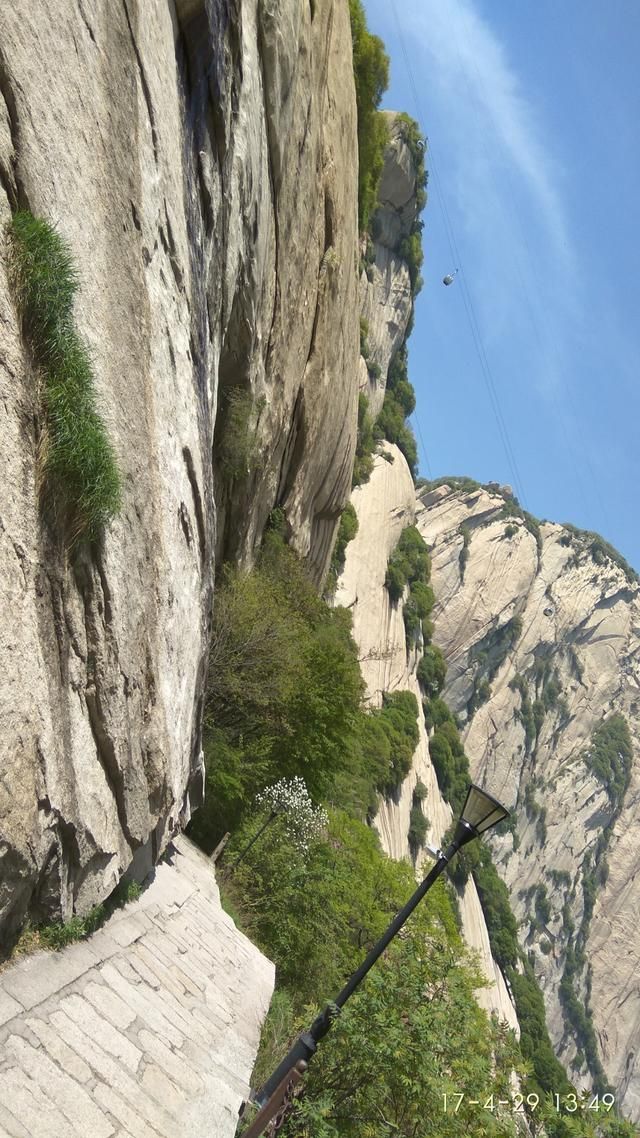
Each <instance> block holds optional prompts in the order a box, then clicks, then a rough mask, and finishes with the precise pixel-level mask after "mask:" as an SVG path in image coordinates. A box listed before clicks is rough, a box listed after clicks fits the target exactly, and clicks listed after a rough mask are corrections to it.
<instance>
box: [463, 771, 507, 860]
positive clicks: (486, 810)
mask: <svg viewBox="0 0 640 1138" xmlns="http://www.w3.org/2000/svg"><path fill="white" fill-rule="evenodd" d="M508 817H509V811H508V810H507V809H506V808H505V807H504V806H503V805H502V803H500V802H498V799H497V798H494V797H493V795H491V794H487V792H486V790H481V788H480V787H479V786H474V784H473V783H472V784H471V786H470V787H469V790H468V791H467V797H466V801H465V804H464V806H463V807H462V811H461V813H460V818H459V820H458V824H457V826H456V831H455V834H454V839H453V840H454V842H455V843H456V845H457V846H458V847H460V846H465V845H466V844H467V842H470V841H472V840H473V838H477V837H478V835H479V834H484V833H485V831H486V830H489V829H491V827H492V826H496V825H497V824H498V822H502V820H503V818H508Z"/></svg>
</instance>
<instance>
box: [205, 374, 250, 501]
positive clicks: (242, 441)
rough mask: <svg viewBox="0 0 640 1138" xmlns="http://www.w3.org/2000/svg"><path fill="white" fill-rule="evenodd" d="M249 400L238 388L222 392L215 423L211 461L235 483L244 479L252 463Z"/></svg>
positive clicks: (241, 389) (248, 396)
mask: <svg viewBox="0 0 640 1138" xmlns="http://www.w3.org/2000/svg"><path fill="white" fill-rule="evenodd" d="M252 412H253V396H252V395H251V392H250V391H246V390H245V389H244V388H241V387H231V388H229V389H228V390H227V391H225V392H223V394H222V395H221V397H220V405H219V408H218V420H217V422H216V445H215V447H214V459H215V461H216V463H217V465H218V466H219V468H220V470H221V471H222V472H223V474H224V475H225V476H226V477H227V478H228V479H230V480H231V481H235V480H236V479H239V478H244V477H245V475H246V474H247V473H248V471H249V469H250V467H251V465H252V464H253V462H254V459H255V453H256V443H255V437H254V434H253V432H252V430H251V415H252Z"/></svg>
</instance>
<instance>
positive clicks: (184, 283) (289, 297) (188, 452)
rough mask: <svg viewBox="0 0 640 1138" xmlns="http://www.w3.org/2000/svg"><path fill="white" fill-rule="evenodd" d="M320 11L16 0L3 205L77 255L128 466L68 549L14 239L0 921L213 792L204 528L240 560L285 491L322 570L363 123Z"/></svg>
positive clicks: (0, 605)
mask: <svg viewBox="0 0 640 1138" xmlns="http://www.w3.org/2000/svg"><path fill="white" fill-rule="evenodd" d="M313 8H314V11H313V14H312V11H311V6H310V5H309V4H308V3H306V0H305V2H303V0H281V2H276V0H260V2H258V0H230V2H229V3H228V4H219V3H212V4H208V5H205V4H204V3H197V2H195V0H179V3H177V5H175V6H174V4H173V3H170V2H168V0H159V2H158V3H154V4H152V5H151V6H149V5H143V4H142V3H141V2H140V0H123V3H121V4H117V5H116V6H114V5H113V4H111V3H109V2H107V0H97V2H96V3H93V4H91V5H87V4H85V3H82V2H79V3H77V4H75V5H72V6H69V4H67V3H63V2H61V0H52V2H51V3H48V4H45V5H27V6H26V7H25V6H22V7H20V6H16V5H15V4H14V3H13V2H12V0H0V92H1V94H0V226H2V230H3V233H4V227H5V224H6V222H7V221H8V219H9V217H10V210H11V208H15V207H16V205H20V206H21V207H25V208H29V209H31V210H32V211H33V212H34V213H36V214H38V215H41V216H43V217H45V218H47V219H48V220H50V221H52V222H54V223H55V224H56V225H57V227H58V229H59V231H60V232H61V234H62V235H63V237H64V238H65V240H66V241H67V242H68V244H69V246H70V248H71V251H72V254H73V257H74V261H75V263H76V265H77V267H78V271H79V274H80V280H81V289H80V293H79V297H78V303H77V313H76V316H77V322H78V326H79V329H80V331H81V333H82V335H83V336H85V337H86V339H87V341H88V343H89V346H90V349H91V353H92V356H93V359H94V361H95V372H96V381H97V389H98V397H99V402H100V406H101V409H102V411H103V414H104V417H105V419H106V421H107V424H108V426H109V429H110V433H111V436H112V439H113V442H114V445H115V449H116V452H117V456H118V460H119V463H120V466H121V469H122V474H123V481H124V506H123V510H122V513H121V515H120V516H119V518H118V519H117V521H116V522H115V523H114V524H113V525H112V526H111V527H110V529H109V532H108V533H106V534H105V537H104V541H102V542H101V543H99V545H98V546H97V547H96V548H95V549H93V550H91V551H86V552H85V553H83V554H82V556H80V557H79V558H78V559H77V560H76V561H75V562H74V563H73V564H72V563H71V562H70V560H69V558H67V557H66V556H65V554H64V551H63V550H61V549H60V548H59V547H58V544H57V542H56V538H55V535H52V534H51V533H49V532H48V530H47V529H46V528H45V527H43V524H42V520H41V517H40V511H39V508H38V493H37V480H38V473H37V462H36V438H35V432H34V425H33V424H34V415H35V411H36V393H37V384H36V377H35V375H34V373H33V368H32V365H31V362H30V359H29V356H28V354H27V353H26V350H25V344H24V342H23V337H22V334H21V329H20V325H19V320H18V317H17V313H16V311H15V308H14V304H13V300H12V297H11V295H10V292H9V289H8V285H7V279H6V251H7V250H6V244H5V241H4V237H3V240H2V250H1V253H2V255H1V256H0V342H1V346H0V417H1V419H2V437H3V446H2V457H1V459H0V484H1V490H0V739H1V740H2V776H1V779H0V942H1V941H2V938H3V936H6V937H10V936H11V935H12V933H13V932H14V930H15V929H16V928H17V927H18V926H19V924H20V922H21V920H22V919H23V917H24V916H25V914H27V913H28V912H31V913H32V914H33V915H34V916H36V917H38V918H39V917H43V916H46V917H55V916H62V917H65V918H66V917H69V916H70V915H71V913H72V912H73V911H77V912H81V913H82V912H84V911H86V910H87V909H88V908H89V907H90V906H91V905H92V904H94V903H95V902H96V901H99V900H101V899H102V898H103V897H104V896H105V895H106V894H108V893H109V892H110V891H111V889H112V888H113V886H114V885H115V884H116V882H117V880H118V878H119V876H120V875H121V873H122V871H123V870H124V869H125V868H126V867H127V866H128V865H129V864H130V863H131V862H132V859H133V861H134V872H135V873H136V874H137V875H138V876H143V875H144V873H145V872H147V871H148V869H149V868H150V867H151V865H152V864H153V862H154V861H155V860H156V858H157V856H158V855H159V853H160V852H161V851H162V849H163V848H164V847H165V845H166V843H167V841H168V840H169V838H170V837H171V835H172V834H173V833H174V832H175V831H176V829H177V828H178V827H179V826H180V825H181V824H182V823H183V822H184V821H185V820H186V819H188V817H189V814H190V811H191V809H192V800H193V802H194V803H196V804H197V800H198V795H199V793H200V788H201V779H202V772H201V740H200V728H201V712H202V690H203V680H204V671H205V664H206V653H207V635H208V626H209V620H210V610H211V602H212V583H213V571H214V552H215V547H216V532H217V534H218V549H219V550H220V549H223V548H224V549H225V551H226V552H229V553H235V554H237V555H239V556H240V557H241V558H243V559H244V560H246V561H248V560H250V559H251V556H252V551H253V546H254V543H255V541H256V540H257V539H258V538H259V535H260V533H261V529H262V524H263V522H264V520H265V518H266V516H267V514H268V512H269V510H270V509H271V508H272V507H273V506H274V505H275V504H280V505H284V506H285V508H286V509H287V512H288V514H289V517H290V521H291V525H292V528H293V538H294V543H295V544H296V546H297V548H298V549H299V550H300V552H302V553H303V554H305V555H306V556H307V557H308V558H309V563H310V566H311V568H312V571H313V573H314V575H315V577H316V578H317V579H318V580H319V579H320V578H321V577H322V576H323V574H324V572H325V568H326V564H327V561H328V558H329V555H330V549H331V544H332V539H333V535H334V532H335V527H336V521H337V518H338V515H339V511H340V508H341V506H342V505H343V502H344V499H345V498H346V496H347V494H348V490H349V485H350V475H351V462H352V457H353V449H354V444H355V429H356V402H357V387H358V381H357V353H358V349H357V343H358V331H357V202H356V195H357V186H356V180H357V179H356V170H357V142H356V112H355V92H354V85H353V76H352V70H351V47H350V36H349V16H348V6H347V4H346V0H335V2H331V0H319V2H318V3H317V4H315V5H314V6H313ZM232 388H237V389H238V390H239V391H244V392H248V393H249V402H248V404H247V408H248V411H247V414H248V418H247V419H246V421H245V423H244V430H245V432H248V440H249V444H250V445H249V446H248V451H247V439H246V438H243V439H240V444H241V445H240V450H241V451H242V447H243V446H244V447H245V451H247V453H249V459H248V462H249V467H250V470H249V473H248V474H244V473H243V471H242V469H239V470H236V472H235V473H234V476H233V489H234V509H229V500H228V495H227V489H228V472H227V475H225V474H224V471H222V470H221V468H220V467H221V464H220V463H219V462H218V461H217V456H218V454H219V453H220V446H221V442H222V441H223V433H224V429H225V425H227V418H226V412H225V408H227V406H228V396H229V391H230V390H231V389H232ZM219 392H220V397H219ZM219 407H221V408H222V414H218V416H217V418H216V413H217V408H219ZM229 448H231V450H233V443H228V442H227V452H228V451H229ZM212 455H213V459H212ZM303 458H304V461H303ZM236 459H237V456H236ZM227 461H229V460H228V458H227ZM239 461H240V460H239V459H237V463H239ZM237 463H236V465H237ZM214 464H215V472H214ZM240 465H241V464H240ZM214 473H215V480H216V481H215V484H214ZM225 477H227V481H226V482H225ZM214 489H215V492H216V493H217V496H218V499H219V501H218V505H219V507H220V514H219V518H218V524H217V531H216V510H215V508H214Z"/></svg>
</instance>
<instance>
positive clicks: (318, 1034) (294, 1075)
mask: <svg viewBox="0 0 640 1138" xmlns="http://www.w3.org/2000/svg"><path fill="white" fill-rule="evenodd" d="M508 816H509V811H508V810H507V809H506V808H505V807H504V806H502V805H501V803H500V802H498V800H497V799H496V798H493V797H492V796H491V795H490V794H487V792H486V791H484V790H481V789H480V787H477V786H474V785H473V784H472V785H471V786H470V787H469V790H468V792H467V797H466V800H465V804H464V806H463V808H462V812H461V814H460V818H459V819H458V822H457V824H456V828H455V831H454V835H453V838H452V840H451V842H450V843H449V845H448V846H447V848H446V850H445V851H444V852H442V851H440V855H439V857H438V860H437V862H436V863H435V865H434V866H433V868H432V869H431V870H430V872H429V873H428V874H427V876H426V877H425V878H424V880H423V881H421V882H420V885H419V886H418V888H417V889H416V890H415V892H414V893H413V894H412V896H411V897H410V898H409V900H408V901H407V903H406V905H404V906H403V908H402V909H400V911H399V913H397V914H396V916H395V917H394V918H393V920H392V922H391V924H390V925H389V927H388V928H387V930H386V932H384V933H383V935H382V936H381V937H380V939H379V940H378V941H376V943H375V944H374V946H373V948H371V949H370V951H369V952H368V953H367V955H366V956H365V958H364V960H363V961H362V964H361V965H360V966H359V968H356V970H355V972H354V973H353V975H352V976H350V977H349V979H348V980H347V983H346V984H345V986H344V988H342V990H341V991H340V992H339V993H338V995H337V996H336V998H335V1000H334V1001H333V1002H332V1003H330V1004H327V1006H326V1007H325V1008H324V1009H323V1011H321V1012H320V1014H319V1015H318V1016H316V1018H315V1019H314V1021H313V1023H312V1024H311V1027H310V1028H309V1030H308V1031H303V1032H302V1034H301V1035H300V1036H298V1039H297V1040H296V1042H295V1043H294V1044H293V1046H292V1047H291V1049H290V1050H289V1052H288V1054H287V1055H285V1057H284V1059H283V1060H282V1062H281V1063H280V1064H279V1066H278V1067H276V1069H275V1071H274V1072H273V1074H272V1075H271V1076H270V1077H269V1078H268V1079H267V1081H266V1083H264V1085H263V1086H262V1087H261V1088H260V1090H258V1091H256V1092H255V1093H254V1095H253V1098H252V1101H253V1102H254V1103H255V1105H256V1106H258V1107H260V1111H259V1113H258V1114H257V1115H256V1117H255V1118H254V1120H253V1122H252V1123H251V1125H250V1127H249V1129H248V1130H247V1131H246V1132H245V1134H244V1138H258V1136H259V1135H260V1134H262V1133H263V1131H264V1129H265V1128H266V1126H267V1125H268V1123H269V1122H270V1121H271V1119H272V1118H273V1117H274V1116H275V1115H276V1114H277V1113H278V1111H279V1110H280V1109H281V1107H282V1105H283V1098H286V1096H287V1092H288V1090H289V1088H290V1083H295V1082H297V1081H299V1079H300V1077H301V1074H302V1073H304V1071H305V1070H306V1067H307V1064H308V1063H309V1061H310V1059H311V1058H312V1057H313V1055H315V1052H316V1051H317V1049H318V1044H319V1043H320V1041H321V1040H322V1039H324V1037H325V1035H326V1034H327V1032H328V1031H329V1030H330V1029H331V1026H332V1024H333V1021H334V1020H335V1019H336V1017H337V1015H338V1014H339V1012H340V1010H341V1009H342V1008H343V1007H344V1005H345V1004H346V1002H347V1000H348V999H349V998H350V996H352V995H353V993H354V992H355V990H356V988H357V987H358V985H359V984H361V983H362V981H363V980H364V978H365V976H366V975H367V972H369V970H370V969H371V968H372V967H373V965H374V964H375V962H376V960H377V959H378V957H379V956H381V955H382V953H383V952H384V950H385V948H386V947H387V946H388V945H389V944H390V942H391V941H392V940H393V938H394V937H395V935H396V933H398V932H399V930H400V929H401V928H402V926H403V925H404V923H405V922H406V920H407V919H408V918H409V917H410V916H411V914H412V912H413V910H414V909H415V908H416V907H417V906H418V905H419V904H420V902H421V901H422V898H423V897H424V896H425V894H426V893H428V891H429V889H431V886H432V885H433V884H434V883H435V882H436V881H437V879H438V878H439V877H440V875H441V873H442V872H443V870H444V869H445V868H446V866H447V865H448V863H449V862H450V861H451V858H452V857H453V856H454V855H455V854H456V853H457V852H458V850H459V849H461V848H462V846H465V845H466V844H467V842H471V841H473V839H474V838H477V837H479V835H480V834H483V833H485V831H486V830H489V829H490V828H491V827H492V826H495V825H496V824H497V823H498V822H501V821H502V819H503V818H507V817H508Z"/></svg>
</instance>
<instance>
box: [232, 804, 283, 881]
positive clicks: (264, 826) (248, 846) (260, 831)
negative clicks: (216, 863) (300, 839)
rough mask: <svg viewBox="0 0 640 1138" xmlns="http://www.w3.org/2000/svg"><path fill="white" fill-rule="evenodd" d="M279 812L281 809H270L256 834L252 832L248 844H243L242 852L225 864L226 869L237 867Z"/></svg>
mask: <svg viewBox="0 0 640 1138" xmlns="http://www.w3.org/2000/svg"><path fill="white" fill-rule="evenodd" d="M281 813H282V811H281V810H272V811H271V813H270V815H269V817H268V818H267V820H266V822H265V823H264V824H263V825H262V826H261V827H260V829H259V830H258V833H257V834H254V836H253V837H252V839H251V841H250V842H249V844H248V845H247V846H245V847H244V849H243V851H242V853H241V854H240V855H239V856H238V857H237V858H236V860H235V861H232V862H231V865H228V866H227V869H236V868H237V867H238V866H239V865H240V862H241V861H244V859H245V857H246V856H247V854H248V853H249V850H250V849H251V847H252V846H253V845H255V843H256V842H257V840H258V838H260V837H261V836H262V834H264V832H265V830H266V828H267V826H270V825H271V823H272V822H273V819H274V818H277V817H278V814H281Z"/></svg>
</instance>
